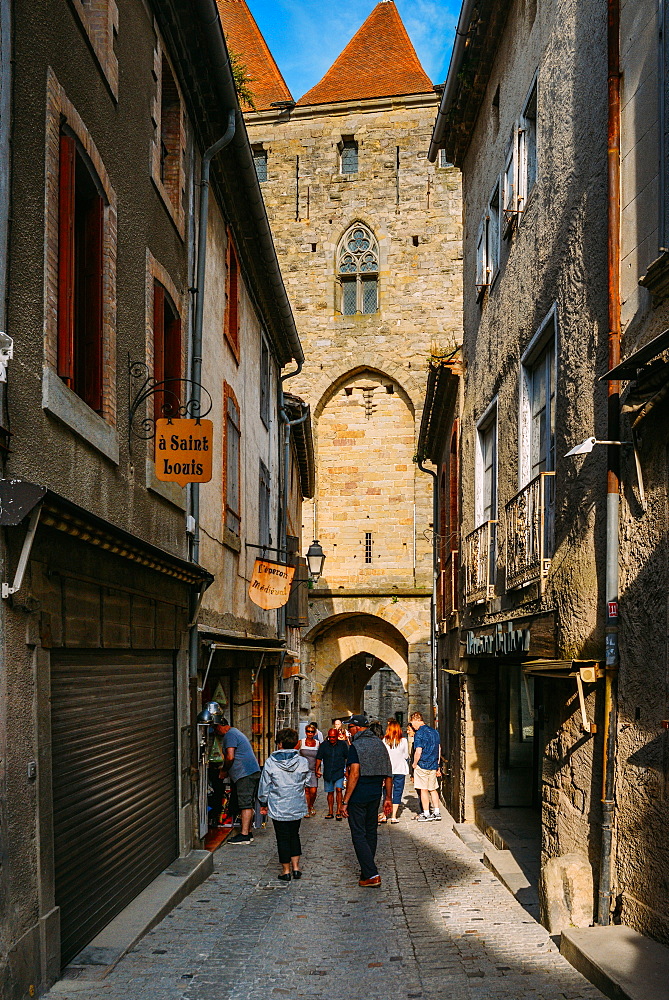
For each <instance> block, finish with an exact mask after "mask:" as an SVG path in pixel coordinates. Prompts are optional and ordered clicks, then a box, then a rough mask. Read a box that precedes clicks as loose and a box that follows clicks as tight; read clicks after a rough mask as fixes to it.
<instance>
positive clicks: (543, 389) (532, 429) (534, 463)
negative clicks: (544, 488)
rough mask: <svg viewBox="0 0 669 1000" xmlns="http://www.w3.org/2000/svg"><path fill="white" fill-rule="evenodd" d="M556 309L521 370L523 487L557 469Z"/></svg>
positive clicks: (533, 343) (521, 463)
mask: <svg viewBox="0 0 669 1000" xmlns="http://www.w3.org/2000/svg"><path fill="white" fill-rule="evenodd" d="M555 345H556V311H555V308H553V309H552V310H551V311H550V313H549V314H548V316H547V317H546V319H545V320H544V322H543V323H542V324H541V326H540V327H539V330H538V331H537V333H536V334H535V336H534V337H533V338H532V341H531V342H530V345H529V347H528V348H527V350H526V352H525V354H524V356H523V360H522V371H521V378H522V383H521V412H520V419H521V426H520V435H519V439H520V470H519V471H520V486H521V487H523V486H526V485H527V483H528V482H530V480H532V479H534V478H535V477H536V476H538V475H539V474H540V473H542V472H553V471H554V470H555V392H556V366H555V351H556V346H555Z"/></svg>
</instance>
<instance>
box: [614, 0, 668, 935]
mask: <svg viewBox="0 0 669 1000" xmlns="http://www.w3.org/2000/svg"><path fill="white" fill-rule="evenodd" d="M661 6H663V5H660V7H658V6H657V5H655V4H654V3H652V2H650V0H639V2H638V3H635V4H629V3H627V4H624V5H623V8H622V12H621V17H622V21H621V56H622V69H623V75H622V95H621V106H622V108H623V110H622V114H621V128H622V150H621V152H622V192H621V195H622V197H621V207H622V247H621V253H622V268H621V275H622V300H623V306H622V320H623V344H622V356H623V358H626V357H628V356H629V355H630V354H632V353H633V352H634V351H635V350H638V349H639V348H640V347H641V346H643V345H644V344H646V343H648V341H650V340H651V339H652V338H654V337H656V336H658V335H659V334H660V333H662V332H663V331H664V330H666V329H667V327H669V301H668V300H667V297H666V291H664V289H663V288H662V287H661V286H662V284H663V282H666V277H665V275H666V273H667V268H669V255H667V253H666V251H664V252H663V251H662V249H661V248H662V247H666V246H667V242H666V235H667V222H666V220H667V215H666V207H665V208H664V209H663V206H662V205H661V203H660V199H661V195H662V192H664V196H665V198H666V191H667V186H666V179H665V178H662V177H661V176H660V174H659V171H658V166H659V165H660V164H661V163H666V138H665V140H664V143H665V145H664V149H662V145H661V123H660V121H659V116H658V109H659V95H660V92H661V89H662V87H664V88H665V91H666V86H667V80H666V77H665V79H664V80H662V79H661V77H659V75H658V67H659V66H661V65H662V61H664V65H665V66H666V65H667V62H666V60H667V55H666V49H665V54H664V57H663V60H662V59H661V58H658V46H660V45H661V44H662V41H661V39H662V31H661V30H660V25H659V23H658V12H659V10H660V9H661ZM664 6H666V5H664ZM666 44H667V43H666V39H665V42H664V45H665V46H666ZM665 72H666V71H665ZM665 170H666V167H665ZM663 216H664V219H665V223H664V232H663V231H662V228H661V220H662V218H663ZM653 262H656V263H655V264H654V267H653V271H654V272H655V273H656V275H657V278H658V282H659V283H658V282H653V283H652V288H651V287H642V286H641V285H640V284H639V279H640V278H642V277H643V276H644V275H645V274H647V273H648V270H649V265H650V264H651V263H653ZM658 272H659V273H658ZM651 291H652V295H651ZM665 356H666V355H665ZM629 385H630V384H629V383H626V382H623V401H624V400H625V397H626V390H627V388H628V387H629ZM666 427H667V405H666V401H665V402H664V403H663V404H662V405H661V406H660V407H656V408H655V409H654V410H653V411H652V412H651V413H650V414H649V416H648V417H646V418H645V419H644V420H642V421H641V422H640V424H639V425H638V427H637V428H636V437H637V444H638V451H639V461H640V465H641V469H642V475H643V480H644V486H645V494H646V503H645V505H644V503H642V501H641V495H640V493H639V484H638V479H637V474H636V470H635V468H634V457H633V455H632V453H631V449H624V451H623V455H622V491H621V547H620V593H621V596H620V640H619V641H620V680H619V701H618V739H619V744H618V766H617V773H616V780H617V788H616V801H617V803H618V809H617V830H616V842H617V851H616V863H615V872H614V875H615V889H614V892H615V897H616V906H617V911H618V913H619V914H620V920H621V922H622V923H625V924H629V925H630V926H632V927H634V928H635V929H636V930H639V931H641V932H643V933H646V934H651V935H653V936H654V937H657V938H659V939H660V940H662V941H664V942H665V943H669V919H668V918H667V910H668V905H667V904H668V902H669V889H668V885H669V834H668V832H667V795H668V792H669V781H668V779H669V730H667V729H664V728H663V724H664V720H666V719H668V718H669V680H668V678H669V672H668V670H669V654H668V649H667V643H666V638H665V637H666V635H667V621H668V616H669V608H668V605H667V577H668V575H669V545H668V544H667V532H666V525H667V482H668V481H669V464H668V457H667V435H666ZM630 434H631V429H630V426H629V422H628V421H627V419H626V418H624V419H623V423H622V429H621V437H622V438H623V440H631V438H630ZM651 623H652V624H651Z"/></svg>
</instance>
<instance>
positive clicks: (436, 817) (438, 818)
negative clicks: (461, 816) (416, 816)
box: [432, 809, 441, 822]
mask: <svg viewBox="0 0 669 1000" xmlns="http://www.w3.org/2000/svg"><path fill="white" fill-rule="evenodd" d="M432 819H436V820H437V822H439V820H440V819H441V813H440V812H439V810H438V809H437V810H435V812H433V813H432Z"/></svg>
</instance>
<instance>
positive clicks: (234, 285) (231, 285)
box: [225, 233, 239, 361]
mask: <svg viewBox="0 0 669 1000" xmlns="http://www.w3.org/2000/svg"><path fill="white" fill-rule="evenodd" d="M225 263H226V283H225V288H226V308H225V336H226V338H227V340H228V343H229V344H230V347H231V348H232V352H233V354H234V355H235V358H236V359H237V361H239V261H238V259H237V251H236V250H235V246H234V243H233V242H232V235H231V234H230V233H228V248H227V251H226V255H225Z"/></svg>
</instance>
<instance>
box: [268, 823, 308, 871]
mask: <svg viewBox="0 0 669 1000" xmlns="http://www.w3.org/2000/svg"><path fill="white" fill-rule="evenodd" d="M301 822H302V820H301V819H286V820H283V819H273V820H272V823H274V833H275V834H276V846H277V849H278V851H279V861H280V862H281V864H282V865H289V864H290V859H291V858H298V857H299V856H300V854H301V853H302V844H301V843H300V823H301Z"/></svg>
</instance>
